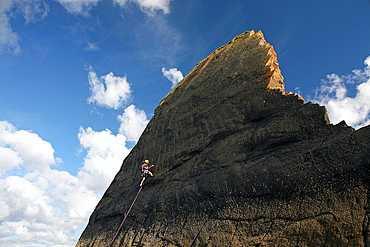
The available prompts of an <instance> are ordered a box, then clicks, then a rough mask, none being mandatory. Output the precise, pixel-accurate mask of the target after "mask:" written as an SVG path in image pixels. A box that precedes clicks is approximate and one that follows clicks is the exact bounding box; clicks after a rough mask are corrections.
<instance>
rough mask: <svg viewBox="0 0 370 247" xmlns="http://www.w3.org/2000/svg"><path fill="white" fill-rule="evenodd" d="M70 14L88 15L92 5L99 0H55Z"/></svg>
mask: <svg viewBox="0 0 370 247" xmlns="http://www.w3.org/2000/svg"><path fill="white" fill-rule="evenodd" d="M56 1H58V2H59V3H60V4H61V5H63V7H64V8H66V9H67V11H68V12H70V13H71V14H81V15H88V13H89V11H90V10H91V8H92V7H94V6H96V5H97V4H98V2H100V0H56Z"/></svg>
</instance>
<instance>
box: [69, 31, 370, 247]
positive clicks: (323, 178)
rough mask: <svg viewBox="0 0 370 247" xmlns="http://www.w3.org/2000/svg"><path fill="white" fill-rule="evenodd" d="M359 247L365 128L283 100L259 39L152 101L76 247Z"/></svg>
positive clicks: (369, 148) (290, 98) (242, 43)
mask: <svg viewBox="0 0 370 247" xmlns="http://www.w3.org/2000/svg"><path fill="white" fill-rule="evenodd" d="M144 159H149V160H150V161H151V163H153V164H155V167H154V169H155V170H154V173H155V176H154V177H151V178H149V179H148V180H147V181H146V183H145V185H144V187H143V189H142V191H141V193H140V195H139V197H138V199H137V201H136V204H135V205H134V207H133V208H132V210H131V212H130V214H129V215H128V217H127V220H126V222H125V224H124V225H123V227H122V229H121V231H120V232H119V234H118V236H117V238H116V240H115V242H114V243H113V245H112V246H158V247H159V246H186V247H195V246H230V247H231V246H232V247H235V246H292V245H294V246H364V245H365V244H366V243H368V244H369V245H370V243H369V241H370V236H369V233H370V231H369V230H370V228H369V214H368V213H369V166H370V126H367V127H364V128H362V129H360V130H357V131H356V130H354V129H353V128H351V127H349V126H347V125H346V124H345V123H344V122H341V123H339V124H337V125H332V124H330V122H329V119H328V116H327V114H326V109H325V107H322V106H319V105H317V104H312V103H310V102H309V103H305V102H304V100H303V99H302V97H300V96H299V95H297V94H292V93H286V92H285V89H284V82H283V76H282V75H281V72H280V69H279V63H278V61H277V57H276V53H275V51H274V49H273V47H272V46H271V45H270V44H268V43H267V42H266V41H265V39H264V37H263V34H262V33H261V32H257V33H254V32H253V31H250V32H246V33H244V34H242V35H239V36H237V37H235V38H234V39H233V40H232V41H230V42H229V43H228V44H226V45H225V46H223V47H220V48H219V49H217V50H216V51H215V52H213V53H212V54H211V55H210V56H208V57H207V58H206V59H204V60H203V61H201V62H199V63H198V65H197V66H196V67H195V68H194V69H193V70H192V71H191V72H190V73H189V74H188V75H187V76H186V77H185V78H184V79H183V80H182V81H181V82H180V83H179V84H178V85H177V86H176V87H175V88H174V89H173V90H172V91H171V92H170V93H169V94H168V95H167V96H166V97H165V98H164V99H163V100H162V101H161V103H160V104H159V106H158V107H157V108H156V110H155V115H154V116H153V118H152V119H151V121H150V122H149V124H148V125H147V127H146V129H145V131H144V132H143V134H142V136H141V138H140V140H139V142H138V143H137V145H136V146H135V148H134V149H133V150H132V151H131V153H130V154H129V155H128V156H127V158H126V159H125V160H124V161H123V164H122V167H121V170H120V171H119V172H118V174H117V175H116V177H115V179H114V180H113V182H112V183H111V185H110V187H109V188H108V189H107V191H106V192H105V194H104V196H103V198H102V199H101V201H100V202H99V204H98V205H97V206H96V208H95V211H94V212H93V213H92V215H91V217H90V220H89V223H88V226H87V227H86V229H85V230H84V232H83V233H82V235H81V237H80V239H79V242H78V243H77V245H76V246H78V247H85V246H86V247H87V246H89V247H95V246H108V245H109V243H110V242H111V240H112V238H113V237H114V235H115V233H116V231H117V229H118V227H119V226H120V224H121V222H122V220H123V218H124V214H125V213H126V212H127V210H128V209H129V207H130V205H131V203H132V201H133V200H134V198H135V196H136V195H137V192H138V190H139V183H140V181H141V170H140V165H141V164H142V162H143V161H144Z"/></svg>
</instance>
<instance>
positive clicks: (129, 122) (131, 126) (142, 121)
mask: <svg viewBox="0 0 370 247" xmlns="http://www.w3.org/2000/svg"><path fill="white" fill-rule="evenodd" d="M117 118H118V120H119V121H120V122H121V125H120V128H119V133H121V134H123V135H124V136H126V137H127V140H128V141H135V142H137V141H138V140H139V138H140V136H141V134H142V133H143V131H144V129H145V127H146V125H147V124H148V122H149V121H148V119H147V117H146V114H145V112H144V111H143V110H139V109H137V108H136V107H135V106H134V105H130V106H129V107H127V108H126V109H125V111H124V112H123V114H122V115H119V116H118V117H117Z"/></svg>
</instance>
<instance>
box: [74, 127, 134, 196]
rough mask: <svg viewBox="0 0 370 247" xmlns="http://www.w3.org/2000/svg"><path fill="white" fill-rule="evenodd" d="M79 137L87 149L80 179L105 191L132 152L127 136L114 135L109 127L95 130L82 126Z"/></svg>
mask: <svg viewBox="0 0 370 247" xmlns="http://www.w3.org/2000/svg"><path fill="white" fill-rule="evenodd" d="M78 139H79V140H80V143H81V146H82V147H83V148H84V149H86V150H87V155H86V157H85V159H84V167H83V168H82V170H81V171H80V172H79V173H78V178H79V181H81V183H82V184H83V185H84V186H86V187H87V188H88V189H91V190H94V191H98V192H104V191H105V190H106V189H107V188H108V186H109V184H110V183H111V181H112V180H113V178H114V176H115V175H116V174H117V172H118V170H119V168H120V167H121V165H122V161H123V160H124V158H125V157H126V156H127V155H128V154H129V152H130V149H127V148H126V137H125V136H124V135H122V134H117V135H113V134H112V133H111V131H110V130H108V129H107V130H103V131H101V132H95V131H94V130H92V129H91V128H87V129H86V130H85V129H83V128H82V127H80V131H79V133H78Z"/></svg>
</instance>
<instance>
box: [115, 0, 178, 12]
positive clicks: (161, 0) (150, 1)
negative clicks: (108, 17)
mask: <svg viewBox="0 0 370 247" xmlns="http://www.w3.org/2000/svg"><path fill="white" fill-rule="evenodd" d="M170 1H171V0H113V2H114V3H117V4H119V5H120V6H121V7H123V6H125V5H126V4H127V2H132V3H135V4H137V5H138V6H139V7H140V9H141V10H142V11H143V12H145V13H147V14H153V13H154V12H155V11H157V10H163V13H164V14H168V13H169V12H170Z"/></svg>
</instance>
